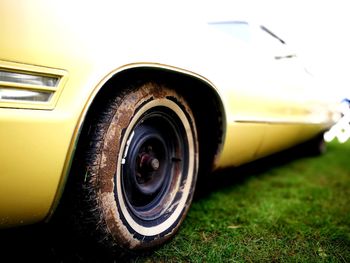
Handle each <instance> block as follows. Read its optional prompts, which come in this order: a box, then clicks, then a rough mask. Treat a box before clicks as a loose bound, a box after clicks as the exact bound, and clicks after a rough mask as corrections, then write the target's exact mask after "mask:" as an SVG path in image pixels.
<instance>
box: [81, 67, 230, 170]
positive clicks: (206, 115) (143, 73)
mask: <svg viewBox="0 0 350 263" xmlns="http://www.w3.org/2000/svg"><path fill="white" fill-rule="evenodd" d="M149 81H153V82H157V83H159V84H163V85H166V86H167V87H169V88H171V89H174V90H176V91H177V92H179V94H181V95H182V96H183V97H184V98H185V99H186V101H187V102H188V103H189V104H190V107H191V109H192V111H193V114H194V117H195V121H196V126H197V132H198V139H199V155H200V158H199V174H200V176H199V177H202V176H203V175H205V174H207V173H208V172H211V170H212V168H213V165H214V163H215V158H216V156H217V155H218V153H219V151H220V149H221V145H222V143H223V138H224V135H223V134H224V126H225V123H224V120H225V118H224V111H223V106H222V102H221V100H220V98H219V95H218V94H217V93H216V91H215V89H214V88H213V87H212V86H211V85H210V84H209V83H207V82H205V81H204V80H202V79H200V78H196V77H193V76H191V75H187V74H184V73H179V72H176V71H172V70H165V69H158V68H150V67H146V68H143V67H142V68H133V69H128V70H124V71H121V72H119V73H117V74H115V75H114V76H113V77H112V78H111V79H109V80H108V81H107V82H106V83H105V85H103V87H102V88H101V89H100V90H99V92H98V93H97V95H96V97H95V98H94V100H93V102H92V104H91V105H90V108H89V110H88V113H87V115H86V118H85V120H86V121H84V122H85V124H86V122H89V121H91V120H89V117H90V116H91V114H92V113H93V112H96V110H98V108H99V105H101V103H105V102H106V100H108V99H109V98H111V94H115V93H116V92H117V93H118V92H120V91H121V90H122V89H125V88H128V87H130V86H139V85H141V84H143V83H145V82H149Z"/></svg>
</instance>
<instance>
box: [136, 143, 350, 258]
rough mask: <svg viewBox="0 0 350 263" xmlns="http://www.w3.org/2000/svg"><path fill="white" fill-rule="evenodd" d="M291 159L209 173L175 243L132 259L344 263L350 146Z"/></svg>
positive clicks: (348, 252)
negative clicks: (207, 179) (203, 190)
mask: <svg viewBox="0 0 350 263" xmlns="http://www.w3.org/2000/svg"><path fill="white" fill-rule="evenodd" d="M295 155H298V152H297V151H295V152H293V153H286V154H283V155H282V156H280V157H281V158H276V157H273V158H269V159H267V160H264V161H263V162H258V163H256V164H254V165H251V166H247V167H244V168H240V169H230V170H227V171H222V172H220V173H217V174H214V175H213V177H212V179H211V180H212V181H211V182H210V183H209V185H210V187H208V189H207V190H206V191H205V193H204V194H203V193H202V195H201V196H200V197H197V198H196V200H194V202H193V205H192V207H191V209H190V212H189V214H188V216H187V218H186V220H185V222H184V223H183V226H182V228H181V229H180V231H179V233H178V234H177V235H176V237H175V238H174V239H173V240H172V241H171V242H169V243H168V244H166V245H165V246H163V247H162V248H161V249H159V250H157V251H155V252H154V253H152V254H151V255H149V256H147V257H142V258H141V257H138V258H136V259H134V260H133V261H136V262H159V261H162V262H350V161H349V159H350V143H349V142H348V143H346V144H339V143H337V142H332V143H330V144H329V145H328V152H327V153H326V154H325V155H323V156H320V157H306V156H303V157H301V158H300V157H299V158H295ZM272 163H274V165H272ZM276 164H277V165H276Z"/></svg>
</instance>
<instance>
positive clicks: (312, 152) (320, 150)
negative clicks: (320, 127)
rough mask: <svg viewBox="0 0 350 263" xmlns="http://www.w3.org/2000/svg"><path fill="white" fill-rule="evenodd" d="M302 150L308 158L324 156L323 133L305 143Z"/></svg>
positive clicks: (325, 148)
mask: <svg viewBox="0 0 350 263" xmlns="http://www.w3.org/2000/svg"><path fill="white" fill-rule="evenodd" d="M304 149H305V151H306V153H307V155H309V156H320V155H323V154H325V153H326V152H327V143H326V141H325V140H324V136H323V133H321V134H319V135H317V136H316V137H314V138H312V139H311V140H309V141H308V142H306V143H305V145H304Z"/></svg>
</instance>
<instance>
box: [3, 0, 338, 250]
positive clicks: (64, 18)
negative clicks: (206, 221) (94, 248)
mask: <svg viewBox="0 0 350 263" xmlns="http://www.w3.org/2000/svg"><path fill="white" fill-rule="evenodd" d="M15 3H17V1H9V0H4V1H1V3H0V36H1V41H0V145H1V150H0V160H1V161H0V226H1V227H10V226H18V225H26V224H31V223H36V222H40V221H43V220H49V219H50V217H51V216H52V214H53V213H54V211H55V209H56V207H57V205H58V204H59V203H60V200H61V198H62V195H63V192H64V191H65V186H66V183H67V181H68V180H69V179H68V178H69V177H70V176H73V175H72V169H73V168H72V166H74V163H75V162H76V160H75V157H76V152H77V151H78V150H77V149H79V147H80V146H79V145H80V144H81V141H82V140H86V138H85V137H84V136H83V135H82V134H83V133H84V129H85V128H84V125H85V123H87V120H88V119H89V118H90V117H89V116H90V115H91V114H92V113H91V111H93V110H95V108H94V107H95V106H94V105H97V104H103V102H101V100H102V99H101V98H100V97H101V96H102V95H101V96H100V94H102V93H104V95H103V98H106V97H108V94H107V95H106V94H105V93H108V92H109V89H111V88H106V87H107V86H108V87H110V86H111V85H110V84H111V83H116V84H115V85H114V86H115V87H116V88H115V90H118V89H122V88H120V87H122V86H123V85H125V84H128V83H130V84H132V85H136V84H135V83H137V82H138V80H139V79H138V78H140V79H142V80H144V79H147V81H150V82H156V83H162V84H159V85H160V87H163V86H162V85H165V86H171V87H174V88H170V90H177V87H178V86H181V87H178V90H177V92H178V93H179V94H180V95H181V96H182V97H184V98H185V99H186V100H187V101H188V102H189V103H188V105H189V107H190V108H192V111H193V119H194V121H195V123H196V131H193V132H192V137H186V138H187V139H186V140H185V143H186V142H188V141H189V142H190V143H191V142H192V140H195V141H196V142H197V141H198V145H199V146H198V147H199V150H196V149H195V148H196V147H197V146H196V142H195V143H193V142H192V144H193V145H192V146H191V145H190V146H188V148H189V149H190V150H189V154H191V153H193V154H194V155H195V156H194V157H193V158H197V157H198V156H199V161H198V163H197V164H196V160H192V161H191V160H189V166H191V165H190V164H191V162H193V163H194V166H196V167H195V168H194V169H193V170H194V172H195V173H196V171H197V170H199V176H201V174H204V170H205V169H206V170H209V171H213V170H217V169H221V168H225V167H230V166H238V165H241V164H244V163H247V162H250V161H253V160H255V159H258V158H261V157H263V156H266V155H268V154H272V153H275V152H278V151H281V150H283V149H286V148H288V147H291V146H293V145H296V144H299V143H301V142H304V141H307V140H310V139H312V138H314V137H315V136H318V135H319V134H321V133H322V132H324V131H325V130H327V129H328V128H329V127H330V126H331V125H332V124H333V123H334V121H335V116H336V113H335V112H334V111H333V110H332V107H333V104H331V103H329V102H328V101H327V100H325V99H323V100H320V99H319V98H318V96H317V93H318V90H317V88H318V87H317V86H315V85H314V84H313V83H314V82H313V80H312V77H311V76H310V75H309V74H308V73H307V72H306V71H305V70H304V68H303V67H302V66H301V64H300V63H299V62H298V59H297V57H295V56H294V53H291V52H290V51H289V50H288V48H287V46H286V45H285V44H284V43H283V41H282V40H281V39H279V38H277V37H276V36H275V35H274V34H273V33H272V32H270V31H269V30H268V29H266V28H265V27H260V26H256V27H255V26H253V25H251V24H249V23H247V22H244V21H243V22H242V21H234V20H231V21H227V20H226V21H220V20H216V21H210V23H209V24H207V23H204V22H203V21H201V20H198V21H197V20H195V19H192V16H191V15H188V14H187V15H183V16H181V19H178V16H177V14H179V12H181V9H180V8H178V7H177V8H176V5H175V4H172V5H171V6H170V7H169V5H168V4H164V3H158V6H157V8H153V9H152V8H149V5H148V4H146V3H138V6H137V8H135V7H134V6H133V3H129V4H126V3H123V4H121V3H119V2H118V1H117V2H112V1H102V2H100V1H99V2H98V3H91V2H87V3H85V2H84V3H82V2H80V1H18V3H17V4H15ZM82 6H83V7H82ZM174 8H175V9H174ZM145 10H147V12H145ZM188 13H190V12H188ZM206 22H208V21H206ZM237 25H238V27H242V28H243V31H244V30H246V32H250V31H251V32H258V33H257V34H256V33H252V34H251V35H249V36H247V34H246V33H244V34H243V35H244V36H242V35H241V33H237V35H235V34H236V33H232V31H230V30H231V29H227V27H230V26H233V27H236V26H237ZM239 30H241V29H239ZM239 30H238V31H239ZM227 32H228V33H227ZM249 34H250V33H249ZM265 38H266V39H265ZM264 41H266V43H265V42H264ZM263 43H265V44H263ZM122 84H123V85H122ZM112 86H113V85H112ZM149 89H150V90H153V91H154V92H157V90H158V89H157V88H152V87H151V88H149ZM160 89H161V88H160ZM145 90H148V88H145ZM115 92H116V91H113V92H112V93H113V94H115ZM171 92H172V91H169V94H172V93H171ZM111 96H114V95H111ZM172 96H173V95H167V98H169V97H172ZM131 97H132V96H131ZM174 97H176V95H174ZM176 100H177V101H181V99H176ZM96 101H99V102H96ZM130 103H132V102H130ZM161 103H163V104H162V105H163V107H168V106H166V105H168V102H166V101H163V102H162V101H161ZM118 105H119V104H118ZM181 105H182V104H181ZM119 106H120V105H119ZM169 107H170V108H172V109H173V110H174V111H175V112H177V109H178V108H179V107H178V106H176V105H173V106H171V105H170V106H169ZM186 107H187V106H180V108H186ZM92 109H93V110H92ZM126 110H127V109H126ZM146 110H148V108H147V109H145V111H146ZM154 114H156V113H153V115H154ZM153 115H152V116H153ZM185 115H186V116H187V113H186V109H185V114H183V113H179V114H178V117H176V118H178V119H181V120H183V119H186V116H185ZM142 116H143V115H142ZM142 116H141V117H142ZM141 117H140V118H141ZM142 118H143V117H142ZM164 118H168V117H164ZM90 119H91V118H90ZM144 121H145V122H147V121H148V119H143V120H142V122H144ZM148 122H149V124H148V125H151V123H153V121H148ZM154 122H155V121H154ZM174 122H175V124H173V122H172V121H171V120H170V122H169V125H170V126H172V125H175V126H176V125H177V124H176V123H177V120H175V121H174ZM185 122H186V123H187V124H186V125H184V127H185V128H186V127H187V128H188V129H190V128H191V127H192V128H193V125H194V124H193V120H192V118H188V120H187V121H186V120H185ZM130 125H131V124H130V123H129V126H130ZM135 125H136V124H135ZM164 125H168V124H164ZM170 126H169V127H170ZM180 126H181V125H180ZM127 127H128V126H126V127H125V129H126V132H127V129H128V128H127ZM187 128H186V129H187ZM192 128H191V129H192ZM159 129H161V128H159ZM170 130H171V129H170V128H169V131H170ZM179 130H181V131H182V128H179ZM181 131H180V132H179V134H180V136H181V134H182V133H181ZM130 134H132V131H130ZM175 135H176V134H175ZM176 136H177V135H176ZM131 137H132V136H131V135H130V138H129V139H130V140H131ZM82 138H83V139H82ZM84 138H85V139H84ZM130 140H128V141H125V142H124V144H123V145H124V146H123V147H126V148H128V147H129V141H130ZM180 142H181V141H180ZM109 143H111V144H112V143H113V142H109ZM203 145H204V146H203ZM192 148H194V150H193V152H192V151H191V149H192ZM186 149H187V148H186ZM186 149H185V150H186ZM124 151H125V155H126V152H127V150H124ZM206 152H207V153H208V155H207V156H206V154H205V153H206ZM147 156H148V155H147ZM148 157H149V156H148ZM148 157H147V158H148ZM190 158H192V157H190ZM122 161H123V160H122ZM124 161H125V160H124ZM159 162H160V160H159V158H158V159H156V160H155V161H154V160H153V159H152V165H151V167H153V168H154V169H155V170H156V169H158V166H159ZM142 164H143V163H142ZM197 166H198V167H197ZM204 168H205V169H204ZM73 170H74V169H73ZM202 170H203V171H202ZM212 180H215V178H213V179H212ZM193 184H195V180H194V179H193ZM116 187H118V186H116ZM118 191H123V190H122V189H119V188H118V189H117V190H116V192H118ZM191 191H192V190H191ZM131 195H132V194H131ZM189 199H191V198H190V197H189ZM129 201H130V200H129ZM130 202H131V203H133V202H134V200H131V201H130ZM135 202H136V201H135ZM124 205H125V204H124ZM131 207H134V208H135V209H136V208H137V207H138V206H137V205H135V206H134V205H133V204H132V205H131ZM136 210H137V209H136ZM186 211H187V210H186ZM186 211H185V212H186ZM135 213H136V214H137V213H140V214H141V212H140V211H137V212H135ZM140 216H141V215H140ZM154 216H155V215H153V217H154ZM141 217H142V216H141ZM153 217H152V218H153ZM147 220H151V219H149V218H148V219H147ZM147 220H146V221H147ZM174 220H175V219H174ZM182 220H183V219H182V217H181V220H180V221H182ZM147 222H148V221H147ZM174 222H175V221H174ZM131 225H132V224H131ZM136 228H137V227H136ZM176 229H177V228H176ZM135 231H136V230H135ZM136 232H137V231H136ZM141 232H142V231H140V233H141ZM151 232H152V231H151ZM171 232H175V231H171ZM152 233H153V232H152ZM141 234H142V235H143V236H144V237H145V236H147V234H145V233H144V232H142V233H141ZM158 234H159V233H157V231H155V232H154V233H153V234H150V235H151V236H152V237H153V238H152V241H154V240H156V238H155V237H154V236H156V235H158ZM118 235H119V236H121V235H122V234H121V233H120V231H119V232H118ZM168 235H169V236H170V234H169V233H167V236H168ZM115 239H116V240H118V237H115ZM163 241H164V240H161V241H159V242H153V243H152V244H151V245H147V244H146V245H141V246H138V245H135V244H134V245H127V244H124V243H123V241H120V240H119V241H118V242H117V243H118V244H121V246H122V247H126V248H127V249H133V248H134V247H136V248H138V247H141V248H147V247H152V246H154V245H155V244H158V243H161V242H163ZM129 243H130V242H129ZM129 243H128V244H129ZM131 243H132V242H131ZM132 244H133V243H132Z"/></svg>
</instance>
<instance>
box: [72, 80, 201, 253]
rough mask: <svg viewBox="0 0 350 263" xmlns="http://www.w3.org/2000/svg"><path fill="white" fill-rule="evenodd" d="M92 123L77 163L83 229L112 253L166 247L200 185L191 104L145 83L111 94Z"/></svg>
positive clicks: (78, 212)
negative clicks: (197, 179)
mask: <svg viewBox="0 0 350 263" xmlns="http://www.w3.org/2000/svg"><path fill="white" fill-rule="evenodd" d="M100 104H101V103H100ZM91 120H92V121H91ZM91 120H90V124H88V125H87V127H86V126H85V128H84V130H83V133H85V134H87V135H86V137H85V138H84V141H83V142H80V144H84V146H83V147H81V145H79V147H81V148H82V149H84V150H83V153H81V154H80V155H82V156H79V154H78V159H80V160H75V161H76V162H79V163H80V164H79V165H78V166H77V167H79V171H77V173H78V174H80V175H78V177H79V179H78V180H76V183H75V185H76V186H75V189H74V191H75V192H76V193H77V194H76V195H75V198H74V199H76V200H75V202H76V205H75V209H74V210H75V211H74V213H75V215H76V216H75V217H76V220H77V222H78V224H79V228H81V229H82V230H83V232H84V233H85V234H86V233H88V235H89V236H90V238H92V239H93V240H94V242H97V243H99V244H102V245H103V246H104V247H107V248H109V249H110V248H112V247H114V248H123V249H126V250H129V251H130V250H132V251H137V250H144V249H151V248H154V247H156V246H158V245H160V244H162V243H164V242H165V241H167V240H168V239H169V238H171V237H172V236H173V235H174V234H175V233H176V231H177V230H178V228H179V226H180V224H181V222H182V221H183V220H184V218H185V216H186V214H187V212H188V209H189V206H190V204H191V201H192V197H193V193H194V188H195V185H196V178H197V170H198V142H197V132H196V125H195V121H194V117H193V114H192V112H191V110H190V107H189V105H188V104H187V103H186V101H185V100H184V99H183V98H182V97H181V96H180V95H179V94H177V93H176V92H175V91H173V90H170V89H168V88H166V87H164V86H161V85H157V84H155V83H146V84H144V85H141V86H139V87H137V88H132V89H129V90H125V91H123V92H121V93H120V94H119V95H116V96H114V97H113V98H112V99H111V101H110V102H109V103H107V104H106V105H105V106H102V107H101V108H100V109H99V110H97V112H95V113H94V117H92V118H91ZM81 163H82V164H81ZM73 165H74V164H73ZM74 170H76V169H73V171H74ZM71 176H73V177H74V176H77V175H74V174H73V175H71Z"/></svg>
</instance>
